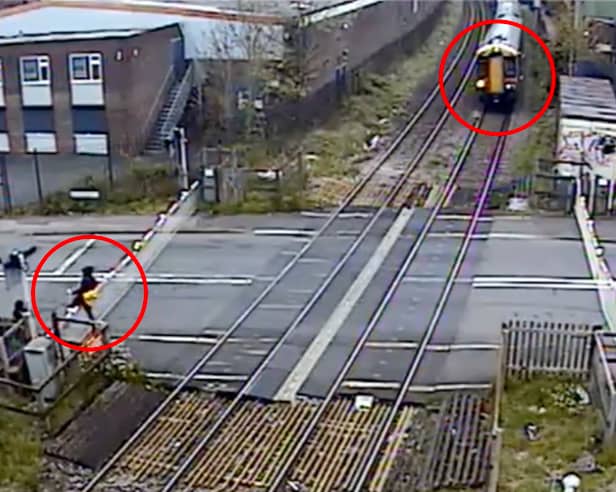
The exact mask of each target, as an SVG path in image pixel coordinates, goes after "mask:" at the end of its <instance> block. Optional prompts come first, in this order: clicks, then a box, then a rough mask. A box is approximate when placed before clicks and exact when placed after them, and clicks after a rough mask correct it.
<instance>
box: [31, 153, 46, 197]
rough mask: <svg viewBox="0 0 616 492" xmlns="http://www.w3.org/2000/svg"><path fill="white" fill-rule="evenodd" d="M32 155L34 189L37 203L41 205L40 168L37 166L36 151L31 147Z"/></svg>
mask: <svg viewBox="0 0 616 492" xmlns="http://www.w3.org/2000/svg"><path fill="white" fill-rule="evenodd" d="M32 157H33V163H34V176H35V178H36V191H37V193H38V199H39V204H40V205H43V186H42V184H41V169H40V166H39V159H38V151H37V150H36V148H34V149H32Z"/></svg>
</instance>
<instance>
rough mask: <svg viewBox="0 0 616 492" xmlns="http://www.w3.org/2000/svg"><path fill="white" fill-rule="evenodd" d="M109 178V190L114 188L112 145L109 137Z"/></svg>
mask: <svg viewBox="0 0 616 492" xmlns="http://www.w3.org/2000/svg"><path fill="white" fill-rule="evenodd" d="M107 178H108V179H109V188H110V189H111V188H113V158H112V157H111V143H110V142H109V137H107Z"/></svg>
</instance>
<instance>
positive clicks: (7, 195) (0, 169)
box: [0, 154, 13, 213]
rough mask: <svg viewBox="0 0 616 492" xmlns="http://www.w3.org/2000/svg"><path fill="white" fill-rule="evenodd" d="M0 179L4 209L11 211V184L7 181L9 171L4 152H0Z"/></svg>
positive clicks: (7, 211)
mask: <svg viewBox="0 0 616 492" xmlns="http://www.w3.org/2000/svg"><path fill="white" fill-rule="evenodd" d="M0 180H1V183H2V192H3V194H4V211H5V212H6V213H11V210H12V209H13V204H12V203H11V184H10V183H9V172H8V169H7V167H6V154H0Z"/></svg>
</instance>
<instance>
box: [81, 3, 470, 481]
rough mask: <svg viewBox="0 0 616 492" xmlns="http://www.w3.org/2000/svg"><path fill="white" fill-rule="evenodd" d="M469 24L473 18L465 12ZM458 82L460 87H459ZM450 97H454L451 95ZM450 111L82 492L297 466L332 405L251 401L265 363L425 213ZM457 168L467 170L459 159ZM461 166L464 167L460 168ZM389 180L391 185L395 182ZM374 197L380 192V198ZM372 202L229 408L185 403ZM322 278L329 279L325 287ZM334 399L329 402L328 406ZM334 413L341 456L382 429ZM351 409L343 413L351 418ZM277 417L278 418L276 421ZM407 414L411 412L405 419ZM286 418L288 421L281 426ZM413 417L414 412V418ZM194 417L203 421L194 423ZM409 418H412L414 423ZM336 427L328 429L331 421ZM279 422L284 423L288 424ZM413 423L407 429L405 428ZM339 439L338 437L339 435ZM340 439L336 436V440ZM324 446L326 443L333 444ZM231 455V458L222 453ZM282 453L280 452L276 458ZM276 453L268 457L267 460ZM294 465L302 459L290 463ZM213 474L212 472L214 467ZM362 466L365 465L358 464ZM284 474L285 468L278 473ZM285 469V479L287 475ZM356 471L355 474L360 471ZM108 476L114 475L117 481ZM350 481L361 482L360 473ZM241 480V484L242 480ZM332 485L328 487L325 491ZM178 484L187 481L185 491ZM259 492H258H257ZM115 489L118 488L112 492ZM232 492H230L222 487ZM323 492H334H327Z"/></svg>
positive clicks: (270, 477) (357, 198) (207, 401)
mask: <svg viewBox="0 0 616 492" xmlns="http://www.w3.org/2000/svg"><path fill="white" fill-rule="evenodd" d="M468 15H469V16H470V19H473V18H474V17H473V16H474V15H476V13H475V12H474V11H473V12H468ZM469 42H470V38H467V39H466V42H465V43H463V44H462V45H461V46H460V50H459V51H458V52H457V54H456V55H455V57H454V59H453V60H452V61H451V64H450V65H449V68H448V70H447V73H446V78H447V81H448V91H449V93H450V100H451V101H452V103H454V104H455V103H456V102H457V101H458V100H459V99H460V97H461V96H462V95H463V92H464V89H465V87H466V84H467V82H468V80H469V79H470V77H471V75H472V68H473V64H472V63H470V64H468V65H469V66H468V67H467V69H466V71H463V76H462V78H461V80H459V81H457V80H453V81H452V78H451V77H452V74H453V73H454V70H455V68H456V65H457V64H459V63H460V61H461V60H462V59H463V56H464V55H465V50H466V48H467V45H468V43H469ZM452 82H453V88H452V87H451V86H452ZM452 89H453V90H452ZM434 104H436V105H437V107H438V106H442V109H441V111H440V113H437V114H438V118H437V120H436V121H427V122H426V121H423V120H422V118H424V117H426V118H428V120H429V119H430V118H429V116H430V115H431V113H429V112H428V110H429V109H431V108H432V105H434ZM448 116H449V115H448V112H447V111H446V110H445V109H444V105H443V104H442V101H441V100H440V96H439V92H438V86H436V87H435V88H434V90H433V91H432V92H431V93H430V94H429V95H428V97H427V98H426V100H425V101H424V102H423V104H422V105H421V107H420V108H419V109H418V110H417V112H416V113H415V115H414V116H413V118H412V119H411V120H410V121H409V122H408V124H407V125H406V126H405V128H404V129H403V130H402V131H401V133H400V134H399V135H398V136H397V138H396V139H395V140H394V142H393V143H392V145H391V147H390V148H389V149H388V150H387V151H386V152H385V153H384V154H383V156H382V157H381V158H380V159H379V161H378V162H377V163H376V165H375V166H374V167H373V169H372V170H371V171H370V172H369V173H368V174H367V175H366V176H365V177H364V178H363V179H362V180H361V182H360V183H359V184H358V185H357V186H356V187H355V188H354V189H353V190H352V192H351V193H349V195H348V196H347V197H346V198H345V199H344V200H343V202H342V203H341V204H340V206H339V207H338V208H337V210H336V211H334V212H333V213H332V215H331V216H330V217H329V218H328V220H327V221H326V222H325V224H324V225H323V226H322V227H321V229H320V230H319V231H318V232H317V233H316V234H315V236H314V237H313V239H312V240H311V241H310V242H308V243H307V244H306V245H305V247H304V248H303V249H302V250H301V251H300V252H299V253H298V254H297V256H295V257H294V258H293V260H291V262H289V263H288V264H287V265H286V266H285V267H284V268H283V270H282V271H281V272H280V274H279V275H278V276H277V277H276V278H275V279H274V280H273V281H272V282H271V283H270V284H269V285H268V286H267V287H266V288H265V289H264V290H263V291H262V292H261V293H260V294H259V295H258V296H257V298H256V299H254V300H253V301H252V303H251V304H250V305H249V306H248V308H247V309H246V310H245V311H244V313H243V314H242V315H241V316H240V317H239V318H238V319H237V320H236V321H235V322H234V323H233V324H232V326H231V327H230V328H229V329H228V330H226V332H225V333H224V334H223V335H221V336H220V337H219V338H218V339H217V341H216V343H215V344H214V346H213V348H212V349H211V350H210V351H209V352H207V353H206V354H205V355H204V356H203V357H202V358H201V359H200V360H199V361H198V363H197V364H196V365H195V366H194V367H193V368H192V369H191V370H190V371H189V372H188V373H187V374H186V375H185V376H184V378H183V379H182V380H181V381H180V382H179V384H178V385H177V386H176V387H175V388H174V390H173V391H172V392H171V393H170V394H169V396H168V397H167V398H166V399H165V401H164V402H163V403H162V404H161V405H160V406H159V407H158V408H157V409H156V410H155V412H153V413H152V415H150V417H149V418H148V419H147V420H146V421H145V422H144V423H143V424H142V425H141V426H140V427H139V429H138V430H137V431H136V432H135V433H134V434H133V435H132V436H131V437H130V438H129V439H128V441H126V443H125V444H124V445H123V446H122V447H121V448H120V450H119V451H118V452H117V453H116V454H115V455H114V456H113V457H112V458H111V459H110V460H109V461H108V462H107V463H106V465H105V466H104V467H103V468H102V469H101V470H100V471H99V472H98V473H97V474H96V475H95V476H94V477H93V478H92V480H91V481H90V482H89V483H88V484H87V485H86V487H85V488H84V489H82V490H83V491H84V492H88V491H92V490H117V488H114V487H113V486H110V485H109V484H108V483H107V484H106V482H105V479H106V478H108V477H109V476H110V475H111V476H113V475H114V474H117V473H120V474H125V475H128V476H130V477H132V481H133V482H134V483H139V482H143V481H148V480H150V479H153V478H155V479H157V480H160V481H161V482H164V484H165V485H164V486H163V487H162V488H161V490H162V491H164V492H166V491H170V490H174V489H175V488H177V487H180V486H181V487H183V488H184V487H188V489H187V490H197V489H199V488H205V489H206V490H241V489H242V488H244V489H246V490H254V489H255V488H263V487H266V488H268V489H269V490H273V489H271V487H270V486H269V485H268V484H271V483H277V482H276V480H278V478H277V477H281V476H283V477H284V476H285V474H286V472H287V469H286V468H285V467H284V465H285V464H286V463H291V462H292V461H289V460H291V458H288V457H287V455H288V451H289V442H290V440H291V439H292V438H293V436H297V435H300V434H302V433H305V428H306V427H305V421H306V418H308V421H309V422H315V420H314V419H315V418H317V417H316V415H317V414H318V419H319V420H318V421H319V422H321V421H322V419H323V417H324V413H323V412H324V409H325V408H327V409H328V412H329V407H331V405H322V406H316V407H315V405H314V404H311V403H299V404H297V403H296V404H293V405H291V406H289V405H284V404H282V405H258V404H255V403H253V402H251V401H249V400H247V399H246V398H245V397H246V396H250V391H251V390H252V389H253V388H254V386H255V384H256V383H257V382H258V380H259V378H260V377H261V376H262V373H263V371H264V369H265V368H266V367H267V364H268V363H270V362H271V360H272V358H273V357H274V356H275V355H276V353H277V351H278V350H279V348H280V347H281V346H282V344H283V343H284V341H285V340H286V338H287V337H289V336H290V335H291V334H292V333H293V331H294V330H295V329H296V328H297V327H298V326H299V325H300V324H301V323H302V321H303V319H304V318H305V317H306V315H307V313H308V312H309V311H310V310H311V309H312V308H313V307H314V305H315V304H316V303H317V302H318V301H319V300H320V298H321V296H322V294H323V293H324V292H325V290H326V289H327V287H328V286H329V285H330V284H331V283H332V282H333V281H334V280H335V279H337V276H338V275H339V273H340V272H341V271H342V270H343V269H344V267H345V266H346V265H347V263H348V262H349V259H350V258H351V257H352V256H353V255H354V254H355V253H357V252H358V251H361V250H362V248H363V250H364V253H371V250H369V247H367V246H365V244H366V238H367V237H368V236H369V235H370V234H374V233H377V234H378V233H379V229H380V228H382V227H383V226H384V227H386V228H387V229H389V227H391V224H392V222H393V216H390V217H388V216H387V213H386V212H387V211H388V210H389V211H391V210H392V209H395V208H396V207H398V208H399V207H404V206H406V207H413V206H415V205H417V204H422V203H423V201H425V199H426V198H427V195H428V193H429V188H427V187H426V186H425V185H424V184H423V183H417V184H414V185H409V177H410V176H411V175H412V173H413V172H414V171H415V170H416V169H417V167H418V166H419V165H420V163H421V161H422V158H423V157H424V156H425V155H426V153H427V152H428V150H429V149H430V147H431V146H432V144H433V143H434V142H435V141H436V139H437V137H438V135H439V132H440V131H441V129H442V128H443V126H444V125H445V122H446V121H447V118H448ZM420 121H422V123H423V125H424V130H425V128H428V127H429V128H430V129H429V132H428V133H427V134H424V135H422V136H420V137H419V139H420V141H421V145H420V147H419V148H418V149H417V150H416V152H414V154H413V157H412V158H410V159H408V160H407V165H406V167H405V168H404V170H403V171H401V172H400V173H399V174H398V176H397V178H396V181H395V183H394V185H393V186H391V183H390V186H389V187H385V188H383V187H381V186H379V183H382V182H383V175H384V174H386V175H389V174H388V173H379V171H380V170H381V169H382V168H383V166H384V164H385V163H387V162H388V160H389V159H391V158H392V156H393V155H394V154H395V153H396V152H397V151H398V150H399V149H400V147H401V145H402V144H403V143H404V141H405V139H406V138H407V137H408V135H409V134H411V132H412V131H414V129H415V128H416V127H417V125H418V123H419V122H420ZM459 161H460V164H459V168H460V169H461V166H462V164H463V162H462V161H461V160H459ZM457 166H458V164H457ZM388 179H389V178H388ZM374 189H379V190H382V192H379V193H376V194H375V193H374ZM366 196H369V197H370V200H369V203H371V209H372V211H371V213H369V214H367V216H366V217H364V218H362V219H361V220H360V222H359V223H360V227H361V228H360V232H359V233H358V234H357V235H356V236H355V237H351V238H345V241H346V244H345V247H344V248H343V251H344V253H343V254H342V256H341V257H340V258H339V259H338V260H337V261H336V263H335V264H334V265H332V266H333V268H332V269H330V270H328V271H326V272H324V274H323V275H321V276H320V277H318V283H317V284H315V285H304V287H306V290H307V291H310V292H311V295H310V297H309V298H307V299H305V300H304V302H303V303H302V305H301V308H300V309H299V311H298V312H297V313H296V314H295V316H294V318H293V320H292V322H291V324H290V325H289V326H284V327H283V328H284V331H282V332H281V333H280V334H279V336H278V337H277V338H276V339H275V340H276V341H274V342H272V344H270V346H268V347H267V348H266V350H265V351H264V353H263V357H262V358H261V360H260V362H259V364H258V366H257V368H256V369H255V370H254V371H253V373H252V374H251V375H250V377H248V378H247V380H245V381H244V382H243V384H242V386H241V388H240V389H239V391H238V392H237V394H236V395H235V396H234V397H233V398H232V400H231V401H230V402H228V401H224V400H222V399H220V398H201V397H195V396H191V397H189V398H188V399H187V398H186V397H185V396H182V394H183V393H181V392H182V390H184V389H185V388H187V387H189V386H190V385H191V384H193V379H195V377H196V376H198V375H199V374H200V372H201V371H202V370H203V368H204V367H206V365H207V364H208V363H209V362H210V361H212V359H213V358H214V357H215V355H216V354H217V353H218V352H219V351H220V349H221V348H222V347H223V346H225V345H226V343H227V341H228V340H229V339H230V338H231V337H232V336H237V335H238V334H239V335H240V336H241V331H242V328H243V325H244V323H245V322H246V320H249V319H250V317H251V316H254V315H255V313H258V311H259V309H260V308H261V307H262V305H263V304H264V301H270V302H271V299H272V298H273V297H275V296H276V294H279V293H282V292H286V291H287V290H288V289H287V288H286V286H285V285H283V280H284V279H285V277H286V276H288V275H289V274H290V273H292V272H293V270H294V267H296V266H297V265H298V264H300V262H302V261H309V260H310V259H311V258H310V252H311V251H313V250H315V249H316V248H317V247H318V246H319V245H324V244H327V241H328V236H327V234H328V233H330V232H332V231H334V232H335V230H336V228H337V227H338V226H339V224H342V222H341V221H339V220H338V219H340V217H341V215H342V214H343V213H345V212H348V211H350V210H352V209H353V208H356V207H357V206H359V205H358V203H359V204H361V205H364V204H365V202H364V201H365V199H366ZM323 277H325V279H324V280H323ZM330 400H331V399H330ZM332 408H333V410H331V412H330V413H327V417H326V420H325V421H329V422H331V428H332V429H337V430H335V431H331V432H329V431H327V432H325V434H324V435H327V436H329V437H328V438H327V439H329V442H330V443H332V444H331V450H332V451H333V450H335V448H336V445H335V443H336V437H335V436H339V435H344V436H345V437H344V438H345V441H346V442H349V443H361V442H365V441H366V439H368V437H369V436H370V435H372V433H373V432H374V430H375V429H376V428H377V427H375V426H377V425H379V422H381V420H382V419H380V418H372V417H370V418H367V417H365V416H358V417H357V421H355V422H354V423H353V422H352V423H351V424H350V425H349V424H348V423H346V424H343V425H342V427H341V428H337V425H338V424H337V422H339V421H340V416H341V415H346V414H347V413H348V403H347V402H344V403H341V404H339V405H338V406H336V404H335V403H334V406H333V407H332ZM345 409H346V410H345ZM277 412H278V413H277ZM381 413H382V415H389V413H390V412H389V410H387V409H386V408H385V407H383V408H382V409H381ZM407 413H408V411H407ZM282 415H284V418H283V419H282V420H281V421H278V422H277V419H280V418H281V416H282ZM409 415H410V413H409ZM196 417H197V418H196ZM409 418H410V417H409ZM327 419H329V420H327ZM280 422H283V423H282V424H281V423H280ZM403 422H406V420H403ZM246 432H250V435H251V436H252V439H251V440H250V443H251V444H250V445H248V441H246ZM332 432H333V433H332ZM332 436H334V437H332ZM327 439H326V440H327ZM220 449H225V450H226V451H225V452H222V453H221V452H218V451H217V450H220ZM275 449H277V450H278V451H277V452H273V453H272V452H271V451H272V450H275ZM268 453H269V454H268ZM292 459H293V460H294V459H295V456H293V458H292ZM245 460H249V461H250V463H251V464H252V466H251V467H249V468H245V467H243V466H239V465H238V463H241V462H243V461H245ZM212 465H214V466H212ZM356 465H357V466H359V465H360V463H359V461H357V462H356ZM281 466H282V468H281ZM281 470H283V475H281ZM357 470H359V468H355V471H357ZM337 471H338V470H336V469H335V468H332V469H331V470H330V475H331V476H332V477H334V476H335V475H336V474H337ZM110 472H111V473H110ZM350 472H352V473H355V472H354V471H353V470H351V471H350ZM304 473H306V474H310V473H313V474H314V473H315V471H314V470H313V471H310V469H309V467H308V465H306V466H305V467H304ZM238 475H239V478H238ZM330 481H331V480H330V479H327V483H329V482H330ZM180 482H182V483H181V484H180ZM256 484H259V485H256ZM109 487H111V488H109ZM225 487H226V488H225ZM323 490H329V489H327V488H325V489H323Z"/></svg>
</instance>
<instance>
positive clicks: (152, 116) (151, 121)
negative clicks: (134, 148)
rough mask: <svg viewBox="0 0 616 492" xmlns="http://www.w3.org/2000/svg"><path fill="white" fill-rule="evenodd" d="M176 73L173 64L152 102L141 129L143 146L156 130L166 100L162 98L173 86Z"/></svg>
mask: <svg viewBox="0 0 616 492" xmlns="http://www.w3.org/2000/svg"><path fill="white" fill-rule="evenodd" d="M174 74H175V71H174V67H173V66H171V67H169V70H168V71H167V74H166V75H165V79H164V80H163V83H162V84H161V86H160V88H159V89H158V93H157V94H156V99H154V103H153V104H152V107H151V108H150V111H149V113H148V116H147V117H146V119H145V124H144V125H143V128H142V131H141V142H140V143H141V146H144V145H145V144H146V143H147V141H148V139H149V138H150V136H151V135H152V131H153V130H154V127H155V125H156V120H157V119H158V115H159V113H160V110H161V109H162V107H163V106H164V101H163V103H162V104H161V98H162V99H164V98H166V97H167V95H168V94H169V90H170V89H171V87H172V86H173V83H174V82H175V76H174Z"/></svg>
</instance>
